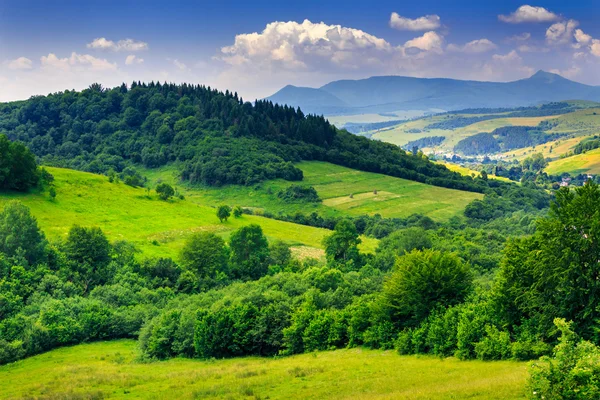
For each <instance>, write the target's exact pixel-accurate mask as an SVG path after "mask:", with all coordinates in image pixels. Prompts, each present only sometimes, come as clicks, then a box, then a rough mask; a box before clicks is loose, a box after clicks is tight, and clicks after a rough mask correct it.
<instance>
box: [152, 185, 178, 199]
mask: <svg viewBox="0 0 600 400" xmlns="http://www.w3.org/2000/svg"><path fill="white" fill-rule="evenodd" d="M156 193H157V194H158V197H160V199H161V200H165V201H166V200H169V199H170V198H171V197H173V195H174V194H175V190H174V189H173V187H172V186H171V185H169V184H168V183H161V184H159V185H158V186H156Z"/></svg>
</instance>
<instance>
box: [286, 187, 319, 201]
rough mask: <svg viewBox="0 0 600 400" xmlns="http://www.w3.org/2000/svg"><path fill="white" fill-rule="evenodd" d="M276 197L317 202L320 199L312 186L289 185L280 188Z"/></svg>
mask: <svg viewBox="0 0 600 400" xmlns="http://www.w3.org/2000/svg"><path fill="white" fill-rule="evenodd" d="M277 197H279V198H280V199H281V200H283V201H286V202H298V201H301V202H306V203H319V202H321V199H320V198H319V195H318V193H317V191H316V190H315V188H314V187H312V186H300V185H291V186H288V187H287V188H285V189H283V190H280V191H279V193H277Z"/></svg>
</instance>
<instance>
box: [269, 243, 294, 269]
mask: <svg viewBox="0 0 600 400" xmlns="http://www.w3.org/2000/svg"><path fill="white" fill-rule="evenodd" d="M290 261H292V251H291V250H290V246H289V245H288V244H287V243H285V242H283V241H281V240H276V241H274V242H273V243H271V245H270V246H269V264H270V265H277V266H279V267H286V266H287V265H288V264H289V263H290Z"/></svg>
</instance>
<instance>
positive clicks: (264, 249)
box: [229, 224, 269, 280]
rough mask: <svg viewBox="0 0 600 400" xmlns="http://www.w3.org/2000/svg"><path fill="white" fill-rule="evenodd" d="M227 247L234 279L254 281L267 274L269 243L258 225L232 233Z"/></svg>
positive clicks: (245, 227) (251, 225)
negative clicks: (229, 252) (229, 251)
mask: <svg viewBox="0 0 600 400" xmlns="http://www.w3.org/2000/svg"><path fill="white" fill-rule="evenodd" d="M229 247H230V249H231V263H232V266H231V267H232V269H233V275H234V277H235V278H238V279H243V280H255V279H258V278H260V277H262V276H264V275H266V274H267V271H268V259H269V242H268V241H267V238H266V237H265V235H264V234H263V231H262V228H261V227H260V225H256V224H250V225H247V226H244V227H242V228H240V229H238V230H237V231H235V232H233V233H232V234H231V239H230V241H229Z"/></svg>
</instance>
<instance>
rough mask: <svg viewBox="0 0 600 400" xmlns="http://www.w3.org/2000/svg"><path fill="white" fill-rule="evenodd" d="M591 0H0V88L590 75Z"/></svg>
mask: <svg viewBox="0 0 600 400" xmlns="http://www.w3.org/2000/svg"><path fill="white" fill-rule="evenodd" d="M599 17H600V2H598V1H591V0H583V1H577V2H569V3H568V2H566V1H542V2H537V3H523V1H502V2H499V1H498V2H482V1H466V0H458V1H432V0H420V1H418V2H410V3H409V2H402V1H375V2H374V1H371V2H361V3H358V2H350V1H323V0H321V1H302V2H277V3H276V2H273V1H252V2H248V1H210V2H208V1H187V2H186V1H170V2H164V1H163V2H158V1H135V2H134V1H118V2H117V1H102V2H100V1H92V0H86V1H81V0H80V1H54V2H49V1H26V0H25V1H23V0H21V1H10V0H3V1H0V84H2V87H3V90H2V91H0V100H3V101H6V100H14V99H22V98H27V97H29V96H30V95H33V94H46V93H48V92H52V91H58V90H63V89H72V88H75V89H81V88H84V87H87V86H88V85H89V84H90V83H92V82H96V81H97V82H101V83H103V84H105V85H107V86H113V85H117V84H119V83H120V82H122V81H127V82H129V81H131V80H134V79H135V80H151V79H154V80H157V79H160V80H161V81H162V80H168V81H175V82H182V81H188V82H197V83H203V84H209V85H212V86H216V87H218V88H220V89H223V90H225V89H230V90H235V91H238V92H239V93H241V94H242V95H243V96H244V97H245V98H247V99H253V98H256V97H263V96H267V95H269V94H271V93H273V92H274V91H276V90H277V89H279V88H280V87H282V86H284V85H286V84H295V85H306V86H320V85H322V84H324V83H327V82H328V81H331V80H335V79H346V78H352V79H354V78H363V77H368V76H372V75H409V76H422V77H451V78H459V79H474V80H491V81H508V80H514V79H520V78H524V77H527V76H529V75H531V74H532V73H534V72H535V71H536V70H538V69H544V70H547V71H552V72H556V73H560V74H561V75H563V76H565V77H568V78H570V79H573V80H577V81H580V82H584V83H588V84H594V85H600V24H598V23H597V21H598V18H599Z"/></svg>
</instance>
